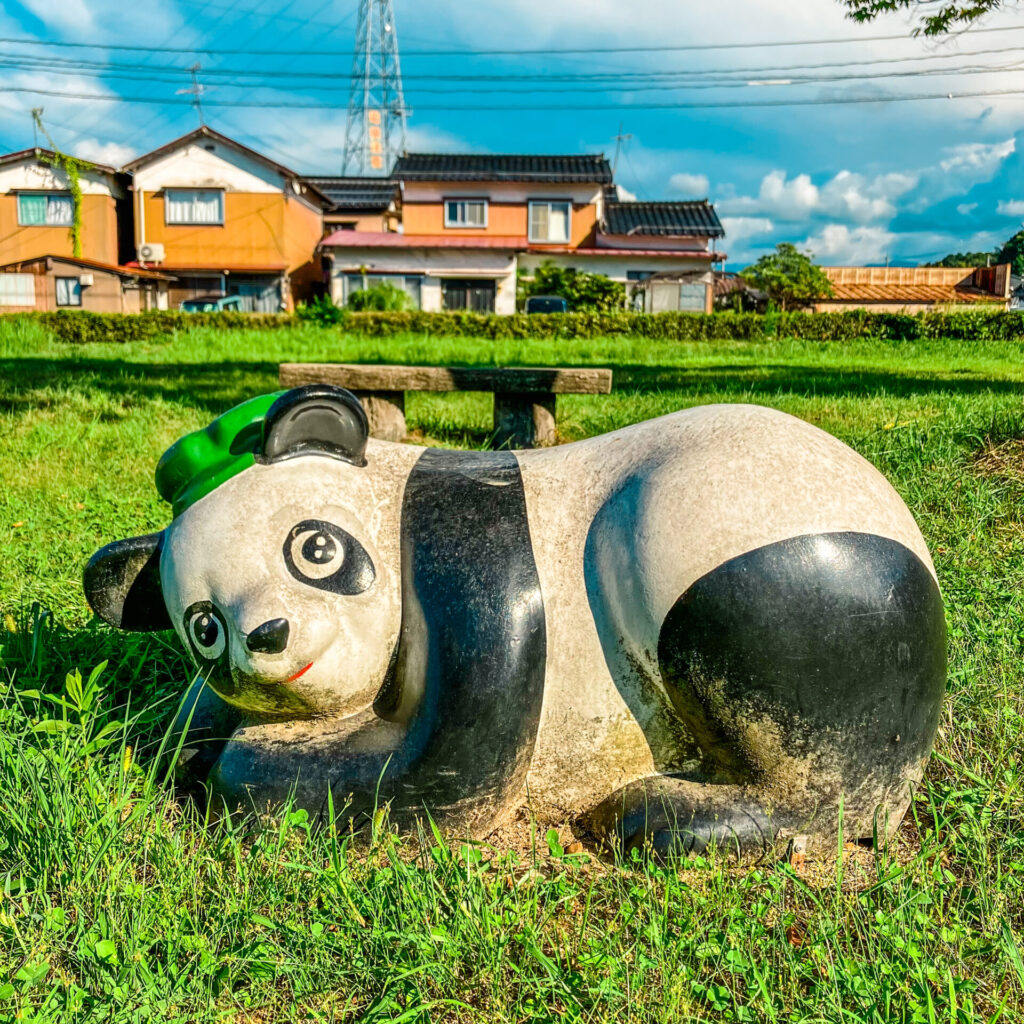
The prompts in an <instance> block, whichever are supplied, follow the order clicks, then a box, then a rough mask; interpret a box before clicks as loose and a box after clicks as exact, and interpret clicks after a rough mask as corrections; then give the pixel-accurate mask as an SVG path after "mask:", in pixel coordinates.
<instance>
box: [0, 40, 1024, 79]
mask: <svg viewBox="0 0 1024 1024" xmlns="http://www.w3.org/2000/svg"><path fill="white" fill-rule="evenodd" d="M1021 52H1024V48H1022V47H1020V46H1004V47H995V48H986V49H981V50H965V51H958V52H956V53H948V54H918V55H916V56H909V57H881V58H862V59H860V60H845V61H825V62H819V63H816V64H810V63H805V64H769V65H759V66H754V67H749V66H748V67H743V66H741V67H731V68H682V69H661V70H645V71H616V72H601V73H571V74H566V73H563V74H559V73H550V72H537V73H528V74H495V73H493V72H491V73H488V74H467V75H459V74H422V73H420V74H415V73H413V74H403V79H404V80H406V81H409V80H415V81H455V82H471V81H508V82H519V81H544V82H558V81H595V82H602V81H611V80H614V79H620V78H648V77H672V76H686V77H702V76H708V75H749V74H761V73H765V72H797V71H819V70H828V69H832V68H845V67H854V66H858V65H869V66H874V65H877V64H907V63H916V62H920V61H932V60H950V59H958V60H959V59H963V58H965V57H981V56H990V55H996V54H1004V53H1016V54H1019V53H1021ZM0 62H4V63H5V64H6V66H9V67H22V66H23V67H26V68H29V69H33V70H37V69H40V68H45V69H56V68H59V67H71V68H75V69H88V70H101V71H107V70H110V71H111V72H113V71H131V72H137V73H139V74H146V75H154V74H168V75H179V76H180V75H187V74H188V73H189V69H188V67H187V66H179V65H171V64H139V63H131V64H127V63H115V62H111V61H90V60H79V59H74V58H67V57H49V56H36V55H33V54H0ZM947 70H949V71H951V72H956V71H957V70H959V69H958V68H956V67H951V68H948V69H947ZM203 74H204V75H206V76H218V77H221V76H228V75H233V76H238V77H250V78H251V77H268V76H274V77H280V78H311V79H316V80H320V79H331V80H335V79H338V80H344V81H351V80H352V74H351V72H329V71H291V70H288V69H269V70H267V71H253V70H252V69H250V68H218V67H206V68H204V70H203Z"/></svg>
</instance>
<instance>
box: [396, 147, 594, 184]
mask: <svg viewBox="0 0 1024 1024" xmlns="http://www.w3.org/2000/svg"><path fill="white" fill-rule="evenodd" d="M391 176H392V177H393V178H398V179H401V180H403V181H526V182H562V181H565V182H595V183H596V184H601V185H604V184H609V183H610V182H611V180H612V169H611V167H610V166H609V164H608V161H607V160H606V159H605V158H604V157H603V156H601V155H600V154H593V153H576V154H571V155H569V156H548V155H543V154H528V153H405V154H404V155H402V156H400V157H399V158H398V160H397V161H396V162H395V167H394V170H393V171H392V172H391Z"/></svg>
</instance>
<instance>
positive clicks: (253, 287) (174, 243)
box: [125, 126, 327, 312]
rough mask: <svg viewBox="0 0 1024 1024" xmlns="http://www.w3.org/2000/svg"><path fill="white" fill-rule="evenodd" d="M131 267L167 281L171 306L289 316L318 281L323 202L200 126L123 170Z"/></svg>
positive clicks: (292, 177)
mask: <svg viewBox="0 0 1024 1024" xmlns="http://www.w3.org/2000/svg"><path fill="white" fill-rule="evenodd" d="M125 170H127V171H129V172H131V174H132V176H133V185H132V188H133V191H134V197H133V209H134V223H135V246H136V265H138V266H141V267H146V268H150V269H154V270H159V271H162V272H165V273H169V274H172V275H173V276H174V277H175V278H176V281H175V282H174V283H172V285H171V306H172V308H176V307H177V306H178V305H180V303H181V302H182V301H184V300H185V299H188V298H193V297H196V296H199V295H208V294H216V295H224V294H227V295H240V296H242V298H243V302H244V305H245V308H247V309H250V310H252V311H257V312H278V311H281V310H286V309H292V308H293V307H294V304H295V302H296V301H298V300H299V299H302V298H305V297H307V296H308V295H309V294H310V293H311V292H312V290H313V287H314V285H315V283H317V282H319V281H320V280H321V276H322V275H321V270H320V266H319V261H318V260H317V258H316V256H315V252H316V247H317V243H318V242H319V241H320V238H321V235H322V224H323V219H322V214H323V209H324V207H325V206H326V205H327V200H326V198H325V197H324V196H323V194H322V193H321V192H320V191H319V190H318V189H317V188H316V187H315V186H313V185H311V184H310V183H309V182H308V181H305V180H303V179H302V178H301V177H300V176H299V175H298V174H296V173H295V172H294V171H291V170H289V169H288V168H287V167H283V166H282V165H281V164H278V163H276V162H275V161H273V160H270V159H269V158H267V157H265V156H263V155H262V154H260V153H257V152H256V151H255V150H252V149H249V148H248V147H247V146H243V145H242V144H241V143H239V142H235V141H234V140H233V139H230V138H228V137H227V136H226V135H221V134H220V132H216V131H214V130H213V129H212V128H208V127H205V126H203V127H201V128H198V129H196V130H195V131H193V132H189V133H188V134H187V135H184V136H182V137H181V138H180V139H175V140H174V141H173V142H169V143H167V145H165V146H161V147H160V148H159V149H155V150H153V151H152V152H151V153H146V154H145V155H144V156H140V157H138V158H137V159H136V160H133V161H132V162H131V163H129V164H127V165H126V167H125Z"/></svg>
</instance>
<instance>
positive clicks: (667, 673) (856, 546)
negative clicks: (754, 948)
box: [589, 532, 945, 853]
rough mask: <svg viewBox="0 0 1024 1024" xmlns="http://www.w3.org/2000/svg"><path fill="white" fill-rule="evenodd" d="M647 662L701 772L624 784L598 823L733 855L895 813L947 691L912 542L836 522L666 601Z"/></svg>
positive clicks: (869, 826)
mask: <svg viewBox="0 0 1024 1024" xmlns="http://www.w3.org/2000/svg"><path fill="white" fill-rule="evenodd" d="M658 661H659V666H660V669H661V674H662V678H663V680H664V683H665V687H666V689H667V691H668V693H669V696H670V698H671V700H672V703H673V705H674V707H675V709H676V711H677V713H678V714H679V716H680V718H681V719H682V720H683V721H684V722H685V723H686V725H687V726H688V727H689V729H690V731H691V732H692V734H693V736H694V738H695V739H696V741H697V744H698V746H699V748H700V751H701V755H702V763H701V766H700V771H699V772H698V773H697V775H696V776H694V777H691V778H686V779H684V778H679V777H673V776H664V777H655V778H652V779H646V780H641V781H639V782H636V783H633V784H632V785H629V786H626V787H625V788H624V789H622V790H619V791H618V792H617V793H615V794H613V795H612V796H611V797H609V798H608V799H607V800H605V801H604V802H603V803H602V804H601V805H600V806H599V807H598V808H596V809H595V810H594V811H593V812H591V814H590V815H589V823H590V824H591V827H592V828H593V829H594V830H595V831H597V832H598V833H604V834H605V835H607V834H608V833H609V832H612V831H614V832H615V833H616V834H617V835H618V836H619V838H620V839H621V841H622V842H623V843H624V844H625V845H626V846H627V847H628V846H630V845H636V844H637V843H640V842H644V841H651V842H653V843H654V845H655V846H657V847H664V846H665V845H666V844H668V843H670V842H675V841H677V840H678V841H680V842H681V844H682V846H683V847H684V848H688V849H698V848H703V847H704V846H707V845H708V844H709V843H710V842H712V841H714V842H717V843H718V845H721V846H731V847H733V848H734V849H736V850H737V851H738V852H741V853H745V852H752V851H756V850H761V849H765V848H767V847H770V846H778V845H780V843H782V842H783V841H785V840H786V838H787V837H788V836H789V835H794V834H796V835H805V836H807V837H808V840H809V842H810V845H811V846H812V847H813V846H819V847H823V848H826V849H827V848H828V847H829V846H831V844H832V843H834V841H835V836H836V835H837V833H838V832H839V829H840V827H842V830H843V833H844V835H845V836H847V837H848V838H849V839H858V838H868V837H871V836H873V835H874V834H877V833H881V834H885V833H887V832H889V831H891V830H893V829H894V828H895V827H896V826H897V825H898V824H899V822H900V820H901V819H902V817H903V814H904V812H905V811H906V808H907V805H908V803H909V800H910V796H911V788H912V786H913V785H914V784H915V783H916V782H917V781H919V780H920V777H921V773H922V771H923V766H924V763H925V761H926V760H927V758H928V755H929V753H930V751H931V746H932V742H933V740H934V737H935V731H936V727H937V724H938V716H939V707H940V704H941V701H942V696H943V692H944V689H945V620H944V616H943V609H942V600H941V597H940V595H939V590H938V586H937V584H936V582H935V579H934V577H933V576H932V573H931V571H930V570H929V568H928V567H927V566H926V565H925V564H924V563H923V562H922V561H921V559H920V558H918V556H917V555H915V554H914V553H913V552H912V551H910V550H909V549H908V548H906V547H905V546H903V545H902V544H900V543H898V542H896V541H893V540H890V539H888V538H885V537H880V536H875V535H873V534H865V533H853V532H842V533H825V534H814V535H805V536H799V537H794V538H791V539H788V540H784V541H780V542H778V543H775V544H770V545H767V546H765V547H761V548H757V549H755V550H753V551H750V552H747V553H745V554H743V555H740V556H738V557H736V558H733V559H731V560H729V561H728V562H725V563H723V564H722V565H720V566H718V567H717V568H716V569H714V570H712V571H711V572H709V573H708V574H706V575H705V576H703V577H701V578H700V579H698V580H697V581H696V582H694V583H693V584H692V585H691V586H690V587H689V588H688V589H687V590H686V591H685V593H683V594H682V595H681V596H680V597H679V599H678V600H677V601H676V603H675V604H674V606H673V607H672V609H671V610H670V612H669V613H668V615H667V616H666V618H665V621H664V623H663V625H662V628H661V633H660V638H659V644H658ZM840 816H842V821H840ZM832 848H834V846H833V847H832Z"/></svg>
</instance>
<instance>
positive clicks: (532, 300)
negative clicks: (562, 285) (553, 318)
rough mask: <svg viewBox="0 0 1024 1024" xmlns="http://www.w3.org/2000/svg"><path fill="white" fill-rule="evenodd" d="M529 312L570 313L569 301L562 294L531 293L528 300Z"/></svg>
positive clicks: (527, 309) (527, 308)
mask: <svg viewBox="0 0 1024 1024" xmlns="http://www.w3.org/2000/svg"><path fill="white" fill-rule="evenodd" d="M526 312H527V313H568V312H569V303H568V302H566V301H565V299H563V298H562V296H561V295H531V296H530V297H529V298H528V299H527V300H526Z"/></svg>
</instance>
